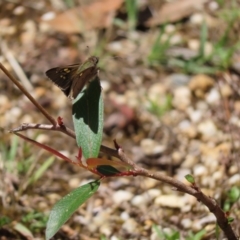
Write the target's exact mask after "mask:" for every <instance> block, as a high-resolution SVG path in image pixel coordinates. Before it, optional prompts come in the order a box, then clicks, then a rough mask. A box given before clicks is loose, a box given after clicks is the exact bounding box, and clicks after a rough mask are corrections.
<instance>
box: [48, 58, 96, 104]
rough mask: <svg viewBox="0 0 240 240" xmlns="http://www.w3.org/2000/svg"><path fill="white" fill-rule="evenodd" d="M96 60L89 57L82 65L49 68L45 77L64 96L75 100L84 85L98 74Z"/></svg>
mask: <svg viewBox="0 0 240 240" xmlns="http://www.w3.org/2000/svg"><path fill="white" fill-rule="evenodd" d="M97 63H98V58H97V57H94V56H92V57H90V58H88V59H87V60H86V61H85V62H84V63H82V64H73V65H69V66H65V67H56V68H51V69H49V70H48V71H46V76H47V77H48V78H49V79H50V80H52V81H53V82H54V83H55V84H56V85H57V86H58V87H59V88H60V89H61V90H62V91H63V92H64V94H65V95H66V96H67V97H69V98H71V99H75V98H76V97H77V95H78V94H79V93H80V92H81V91H82V89H83V88H84V86H85V84H86V83H87V82H90V81H91V80H92V79H93V78H94V77H95V76H96V75H97V73H98V68H97Z"/></svg>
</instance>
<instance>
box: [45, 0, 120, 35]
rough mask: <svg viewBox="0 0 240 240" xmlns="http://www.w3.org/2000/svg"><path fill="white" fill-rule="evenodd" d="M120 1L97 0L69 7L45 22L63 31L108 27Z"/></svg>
mask: <svg viewBox="0 0 240 240" xmlns="http://www.w3.org/2000/svg"><path fill="white" fill-rule="evenodd" d="M122 2H123V0H114V1H112V0H97V1H95V2H93V3H92V4H89V5H85V6H81V7H76V8H72V9H69V10H67V11H65V12H64V13H60V14H59V15H57V16H56V17H55V18H54V19H52V20H49V21H45V22H47V23H48V25H49V26H50V27H51V28H53V29H54V30H56V31H61V32H64V33H81V32H84V31H87V30H91V29H96V28H104V27H108V26H110V25H111V24H112V20H113V17H114V14H115V11H116V10H117V9H118V8H119V7H120V6H121V4H122Z"/></svg>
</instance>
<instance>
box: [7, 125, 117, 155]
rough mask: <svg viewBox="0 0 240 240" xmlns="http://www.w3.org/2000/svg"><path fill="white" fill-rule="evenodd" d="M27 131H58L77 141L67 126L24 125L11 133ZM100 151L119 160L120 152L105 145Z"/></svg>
mask: <svg viewBox="0 0 240 240" xmlns="http://www.w3.org/2000/svg"><path fill="white" fill-rule="evenodd" d="M27 129H41V130H52V131H58V132H62V133H64V134H66V135H68V136H70V137H72V138H74V139H76V135H75V133H74V132H73V130H72V129H70V128H67V127H65V126H60V125H48V124H38V123H23V124H22V125H21V126H19V127H17V128H14V129H11V130H10V132H13V133H16V132H22V131H26V130H27ZM100 151H101V152H102V153H104V154H106V155H109V156H114V157H116V158H119V155H118V152H117V150H115V149H112V148H109V147H106V146H104V145H101V148H100Z"/></svg>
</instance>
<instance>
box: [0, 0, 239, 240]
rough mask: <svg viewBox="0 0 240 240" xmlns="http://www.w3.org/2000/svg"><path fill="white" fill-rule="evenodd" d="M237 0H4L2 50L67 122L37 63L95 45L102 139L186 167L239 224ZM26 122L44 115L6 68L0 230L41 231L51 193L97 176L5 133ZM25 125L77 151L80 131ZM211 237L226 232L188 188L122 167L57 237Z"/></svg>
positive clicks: (65, 106)
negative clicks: (71, 133) (123, 172)
mask: <svg viewBox="0 0 240 240" xmlns="http://www.w3.org/2000/svg"><path fill="white" fill-rule="evenodd" d="M239 7H240V3H239V1H237V0H235V1H234V0H232V1H231V0H229V1H222V0H215V1H214V0H212V1H210V0H195V1H191V0H169V1H163V0H160V1H155V0H149V1H147V0H114V1H112V0H89V1H86V0H78V1H77V0H40V1H30V0H21V1H20V0H19V1H18V0H2V1H0V62H1V63H2V64H3V65H4V66H5V68H6V69H7V70H8V71H9V72H10V73H11V74H13V75H14V76H15V77H16V78H17V79H18V80H19V81H20V82H21V84H22V85H23V86H24V87H25V88H26V89H27V90H28V91H29V92H30V93H31V94H32V96H34V98H35V99H36V100H37V101H38V102H39V103H40V104H41V105H42V106H43V107H44V108H45V109H46V110H47V111H48V112H49V113H50V114H51V115H52V116H53V117H54V118H57V117H58V116H61V117H62V118H63V122H64V124H65V125H66V126H68V127H69V128H72V129H73V123H72V116H71V111H72V110H71V108H72V104H71V101H70V100H69V99H68V98H67V97H66V96H65V95H64V94H63V93H62V92H61V90H60V89H59V88H58V87H56V86H55V85H54V84H53V83H52V82H51V81H50V80H49V79H47V77H46V76H45V72H46V71H47V70H48V69H50V68H53V67H57V66H66V65H70V64H74V63H80V62H83V61H85V60H86V59H87V58H89V57H90V56H92V55H94V56H97V57H99V64H98V66H99V68H100V72H99V76H100V79H101V86H102V89H103V94H104V103H105V121H104V136H103V145H105V146H108V147H112V148H114V145H113V140H114V139H116V140H117V142H118V143H119V145H121V146H122V147H123V149H124V151H125V152H126V154H127V155H128V156H130V157H131V159H132V160H133V161H134V162H136V163H137V164H138V165H139V166H142V167H145V168H147V169H149V170H152V171H158V172H162V173H163V174H166V175H168V176H171V177H174V178H176V179H178V180H180V181H183V182H185V183H186V180H185V178H184V176H185V175H186V174H193V175H194V177H195V180H196V183H197V185H198V186H199V187H200V188H201V189H202V191H203V192H204V193H205V194H207V195H208V196H211V197H213V198H215V199H216V200H217V202H218V203H219V204H220V206H221V207H222V208H223V209H224V211H227V212H229V214H230V216H231V217H233V218H234V221H233V223H232V227H233V229H234V231H235V232H236V233H237V234H238V235H239V234H240V224H239V222H240V221H239V219H240V211H239V209H240V208H239V201H238V198H239V194H240V171H239V170H240V163H239V146H240V138H239V136H240V135H239V126H240V120H239V114H240V90H239V89H240V82H239V76H240V55H239V54H240V41H239V35H240V24H239V23H240V8H239ZM22 123H42V124H50V123H49V122H48V120H47V119H46V118H45V117H44V116H43V115H42V114H41V113H40V112H39V111H38V110H37V109H36V108H35V107H34V106H33V105H32V103H31V102H30V101H29V100H28V99H27V98H26V97H25V96H24V95H23V94H22V92H21V91H20V90H19V89H17V88H16V87H15V86H14V85H13V83H12V82H11V81H10V80H9V79H8V77H7V76H6V75H4V74H3V72H2V71H0V134H1V138H0V176H1V181H0V197H1V204H0V236H1V239H44V234H45V227H46V221H47V218H48V215H49V211H50V210H51V208H52V207H53V205H54V204H55V203H56V202H57V201H58V200H59V199H60V198H62V197H63V196H64V195H66V194H67V193H69V192H70V191H71V190H73V189H75V188H77V187H78V186H79V185H82V184H84V183H86V182H89V181H91V180H93V179H96V178H97V177H96V176H94V175H93V174H92V173H90V172H87V171H86V170H83V169H81V168H79V167H76V166H74V165H71V164H69V163H66V162H64V161H62V160H60V159H57V158H55V157H54V156H51V155H50V154H49V153H48V152H46V151H44V150H42V149H40V148H37V147H36V146H33V145H31V144H30V143H27V142H25V141H24V140H23V139H20V138H18V137H16V136H14V135H13V134H10V133H9V130H10V129H12V128H16V127H19V126H20V125H21V124H22ZM23 134H25V135H26V136H27V137H29V138H32V139H34V140H36V141H38V142H41V143H43V144H46V145H48V146H51V147H53V148H55V149H56V150H58V151H61V152H62V153H63V154H65V155H66V156H68V157H70V158H71V159H73V160H75V156H76V155H77V152H78V149H77V145H76V142H75V140H74V139H71V138H69V137H67V136H66V135H64V134H62V133H58V132H51V131H43V130H27V131H25V132H23ZM108 157H109V156H108ZM216 236H219V239H222V238H223V235H222V233H221V231H219V230H218V229H217V228H216V223H215V217H214V215H212V214H211V213H210V212H209V211H208V210H207V209H206V207H205V206H204V205H202V204H201V203H199V202H197V200H196V199H195V198H193V197H191V196H189V195H186V194H182V193H179V192H176V191H174V190H173V189H172V188H171V187H170V186H168V185H166V184H163V183H159V182H157V181H154V180H152V179H144V178H141V177H136V178H135V177H121V178H110V179H106V180H104V182H103V184H102V185H101V187H100V189H99V190H98V192H97V193H96V194H95V195H94V196H93V197H92V198H91V199H90V200H89V201H87V202H86V204H85V205H84V206H82V207H81V208H79V210H78V211H77V212H76V213H75V214H74V215H73V217H72V218H71V219H70V220H69V221H68V222H67V223H66V224H65V225H64V226H63V227H62V228H61V230H60V231H59V232H58V234H57V235H56V236H55V237H54V238H53V239H112V240H115V239H152V240H154V239H173V240H174V239H216ZM194 237H196V238H194Z"/></svg>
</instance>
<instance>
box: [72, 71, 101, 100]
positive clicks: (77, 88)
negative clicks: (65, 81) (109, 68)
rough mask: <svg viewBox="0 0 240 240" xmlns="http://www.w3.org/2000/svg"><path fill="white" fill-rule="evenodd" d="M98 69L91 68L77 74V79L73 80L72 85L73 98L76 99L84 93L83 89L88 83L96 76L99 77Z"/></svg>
mask: <svg viewBox="0 0 240 240" xmlns="http://www.w3.org/2000/svg"><path fill="white" fill-rule="evenodd" d="M97 72H98V69H97V68H96V66H93V67H89V68H87V69H85V70H83V71H82V72H80V73H79V74H77V76H76V77H74V79H73V83H72V88H71V89H72V91H71V93H70V96H71V97H72V98H76V97H77V95H78V94H79V93H80V92H81V91H82V89H83V87H84V86H85V84H86V83H87V82H90V81H91V80H92V79H93V78H94V77H95V76H96V75H97Z"/></svg>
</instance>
